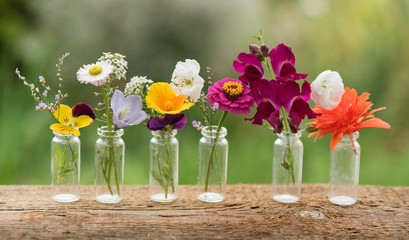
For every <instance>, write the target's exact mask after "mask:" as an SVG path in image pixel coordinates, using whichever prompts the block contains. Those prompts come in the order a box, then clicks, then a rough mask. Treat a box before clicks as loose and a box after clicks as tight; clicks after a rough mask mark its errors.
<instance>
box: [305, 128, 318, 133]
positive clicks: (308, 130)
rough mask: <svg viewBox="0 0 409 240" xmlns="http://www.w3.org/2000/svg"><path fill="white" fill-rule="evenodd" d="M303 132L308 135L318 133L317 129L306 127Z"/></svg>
mask: <svg viewBox="0 0 409 240" xmlns="http://www.w3.org/2000/svg"><path fill="white" fill-rule="evenodd" d="M305 131H306V132H308V133H312V132H316V131H318V128H315V127H307V128H305Z"/></svg>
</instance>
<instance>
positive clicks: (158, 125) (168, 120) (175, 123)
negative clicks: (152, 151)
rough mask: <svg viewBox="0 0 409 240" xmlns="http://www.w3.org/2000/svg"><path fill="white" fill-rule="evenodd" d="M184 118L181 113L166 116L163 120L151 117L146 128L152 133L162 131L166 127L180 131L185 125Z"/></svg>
mask: <svg viewBox="0 0 409 240" xmlns="http://www.w3.org/2000/svg"><path fill="white" fill-rule="evenodd" d="M186 121H187V119H186V116H185V114H183V113H179V114H166V115H165V117H164V118H160V117H152V118H151V119H149V121H148V124H147V127H148V129H150V130H152V131H157V130H162V129H164V128H167V127H169V126H170V127H172V129H182V128H184V127H185V125H186Z"/></svg>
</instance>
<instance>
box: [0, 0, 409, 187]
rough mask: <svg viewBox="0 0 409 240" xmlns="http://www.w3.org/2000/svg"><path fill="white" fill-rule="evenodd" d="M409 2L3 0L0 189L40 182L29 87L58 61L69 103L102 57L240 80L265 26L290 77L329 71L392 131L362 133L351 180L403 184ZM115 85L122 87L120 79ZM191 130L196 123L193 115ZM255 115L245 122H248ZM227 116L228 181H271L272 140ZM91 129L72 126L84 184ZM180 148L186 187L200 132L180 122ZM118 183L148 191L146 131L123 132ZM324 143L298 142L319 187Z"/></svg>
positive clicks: (80, 97) (46, 141) (309, 176)
mask: <svg viewBox="0 0 409 240" xmlns="http://www.w3.org/2000/svg"><path fill="white" fill-rule="evenodd" d="M408 13H409V1H407V0H394V1H390V0H361V1H355V0H344V1H335V0H330V1H326V0H298V1H296V0H293V1H278V0H276V1H271V0H257V1H255V0H227V1H217V0H207V1H200V0H175V1H167V0H153V1H143V0H137V1H133V0H126V1H125V0H120V1H114V0H92V1H90V0H85V1H79V0H74V1H68V0H62V1H53V0H51V1H50V0H36V1H28V0H27V1H22V0H20V1H14V0H2V1H0V82H1V85H0V92H1V95H0V97H1V102H0V184H49V183H50V181H51V180H50V170H49V169H50V141H51V139H52V137H53V134H52V132H51V130H49V125H50V124H52V123H53V122H54V121H53V119H52V118H51V117H50V115H48V114H46V113H44V112H36V111H34V106H35V105H34V102H33V101H32V99H31V96H30V91H29V89H28V88H27V87H25V86H24V85H23V83H22V82H21V81H20V80H18V78H17V77H16V76H15V74H14V70H15V68H16V67H18V68H20V70H21V72H22V74H23V75H25V76H26V77H27V79H28V81H31V82H33V81H37V79H38V76H40V75H42V76H44V77H45V78H46V79H47V80H48V81H54V82H55V81H56V77H55V73H56V68H55V64H56V63H57V61H58V58H59V57H60V56H61V55H62V54H64V53H65V52H71V55H70V56H69V57H68V58H66V60H65V62H64V65H63V78H64V80H65V82H64V87H65V89H66V90H67V91H68V92H69V93H70V97H69V98H68V99H67V100H66V101H65V102H64V103H65V104H68V105H70V106H72V105H74V104H76V103H78V102H81V101H86V102H88V103H90V104H93V105H95V104H96V103H97V102H99V100H100V99H99V98H97V97H94V96H93V92H94V91H96V90H97V89H96V88H95V87H94V86H91V85H82V84H80V83H79V82H78V81H77V80H76V75H75V74H76V71H77V70H78V69H79V68H80V67H81V66H82V65H83V64H89V63H93V62H95V61H96V60H97V59H98V58H99V56H101V55H102V52H118V53H122V54H124V55H126V56H127V57H126V59H127V60H128V66H129V70H128V74H127V77H128V79H130V78H131V77H132V76H135V75H138V76H148V78H150V79H152V80H154V81H170V78H171V75H172V72H173V69H174V67H175V64H176V62H177V61H183V60H184V59H186V58H191V59H196V60H197V61H198V62H199V63H200V64H201V66H202V71H201V75H202V76H203V77H204V78H206V77H207V74H206V71H205V69H206V67H207V66H209V67H211V68H212V69H213V73H214V76H215V79H221V78H224V77H232V78H237V77H238V76H239V74H237V73H236V72H235V71H234V69H233V68H232V67H231V65H232V62H233V60H234V59H235V58H236V56H237V54H238V53H240V52H242V51H248V45H249V44H250V43H257V42H256V41H255V39H254V38H253V36H254V35H257V34H258V31H259V30H260V29H261V28H262V29H263V32H264V39H265V41H266V43H267V44H269V45H270V46H275V45H277V44H279V43H281V42H283V43H285V44H286V45H288V46H290V47H292V49H293V52H294V54H295V56H296V68H297V70H298V72H301V73H310V76H309V77H308V78H307V80H308V81H309V82H311V81H313V80H314V79H315V77H316V76H317V75H318V74H319V73H320V72H322V71H324V70H327V69H331V70H335V71H338V72H339V73H340V74H341V76H342V77H343V80H344V84H345V86H348V87H352V88H356V89H357V91H358V93H362V92H364V91H367V92H370V93H371V94H372V95H371V98H370V100H371V101H372V102H373V103H374V108H378V107H383V106H386V107H387V109H386V110H384V111H381V112H379V113H377V114H376V115H377V117H380V118H382V119H383V120H385V121H387V122H388V123H390V124H391V125H392V129H391V130H384V129H363V130H361V135H360V138H359V140H358V141H359V143H360V144H361V147H362V154H361V170H360V183H361V184H373V185H409V174H408V172H409V171H408V170H409V148H408V146H409V137H408V136H409V122H408V120H407V119H409V111H408V110H407V109H408V108H407V106H408V103H409V94H408V91H409V66H408V64H409V44H408V39H409V14H408ZM118 84H119V86H120V88H121V89H123V86H124V85H125V81H122V82H119V83H118ZM186 113H187V116H188V121H189V123H190V122H191V121H192V120H194V119H196V120H201V115H200V114H199V110H198V109H197V108H193V109H192V110H189V111H188V112H186ZM251 116H252V115H251ZM243 118H244V116H242V115H232V114H230V115H229V116H228V119H227V123H226V124H225V126H226V127H227V129H228V131H229V133H228V136H227V139H228V141H229V143H230V149H229V164H228V165H229V166H228V183H230V184H235V183H271V172H272V171H271V167H272V155H273V143H274V140H275V138H276V137H275V136H274V135H273V134H272V133H271V132H269V131H268V130H267V129H265V128H263V127H260V126H256V125H251V124H250V123H248V122H245V121H244V120H243ZM96 128H97V124H94V125H92V126H90V127H87V128H84V129H82V130H81V142H82V158H81V161H82V163H81V167H82V169H81V183H82V184H93V177H94V144H95V141H96V139H97V133H96ZM177 137H178V139H179V143H180V148H179V150H180V158H179V182H180V184H195V183H196V174H197V154H198V150H197V148H198V141H199V139H200V137H201V135H200V133H199V132H197V131H196V130H195V129H193V128H192V127H191V125H190V124H188V125H187V127H186V128H185V129H183V130H182V131H179V133H178V135H177ZM123 138H124V140H125V142H126V158H125V161H126V163H125V166H126V167H125V183H126V184H132V185H139V184H147V183H148V169H149V167H148V162H149V141H150V138H151V134H150V132H149V131H148V130H147V129H146V128H145V127H144V126H142V125H140V126H134V127H129V128H127V129H126V130H125V135H124V137H123ZM329 138H330V137H329V136H327V137H325V138H324V139H321V140H318V141H317V142H316V143H314V141H313V139H309V138H307V134H304V135H303V136H302V141H303V143H304V146H305V148H304V168H303V182H304V183H319V182H320V183H326V182H328V167H329Z"/></svg>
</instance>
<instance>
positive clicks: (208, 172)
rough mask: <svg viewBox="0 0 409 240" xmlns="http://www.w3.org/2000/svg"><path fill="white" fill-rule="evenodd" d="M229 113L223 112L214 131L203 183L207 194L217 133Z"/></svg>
mask: <svg viewBox="0 0 409 240" xmlns="http://www.w3.org/2000/svg"><path fill="white" fill-rule="evenodd" d="M228 113H229V112H228V111H224V112H223V115H222V117H221V118H220V121H219V124H218V126H217V130H216V138H215V139H214V141H213V142H212V151H211V153H210V159H209V163H208V165H207V173H206V183H205V192H207V188H208V185H209V176H210V167H211V165H212V162H213V155H214V150H215V148H216V142H217V139H218V138H219V133H220V129H221V128H222V126H223V123H224V120H226V117H227V114H228ZM209 130H210V132H212V129H209Z"/></svg>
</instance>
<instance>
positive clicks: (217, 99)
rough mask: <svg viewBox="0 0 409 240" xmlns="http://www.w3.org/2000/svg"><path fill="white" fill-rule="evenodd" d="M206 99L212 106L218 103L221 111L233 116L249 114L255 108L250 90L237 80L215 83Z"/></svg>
mask: <svg viewBox="0 0 409 240" xmlns="http://www.w3.org/2000/svg"><path fill="white" fill-rule="evenodd" d="M206 98H207V100H209V104H210V105H211V106H214V104H215V103H217V104H219V108H218V109H219V110H224V111H229V112H231V113H233V114H248V113H250V108H251V107H253V106H254V99H253V97H252V96H251V91H250V88H248V87H246V85H245V84H243V82H242V81H240V80H237V79H231V78H225V79H222V80H220V81H218V82H215V83H214V84H213V85H212V86H210V87H209V93H208V94H207V96H206Z"/></svg>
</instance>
